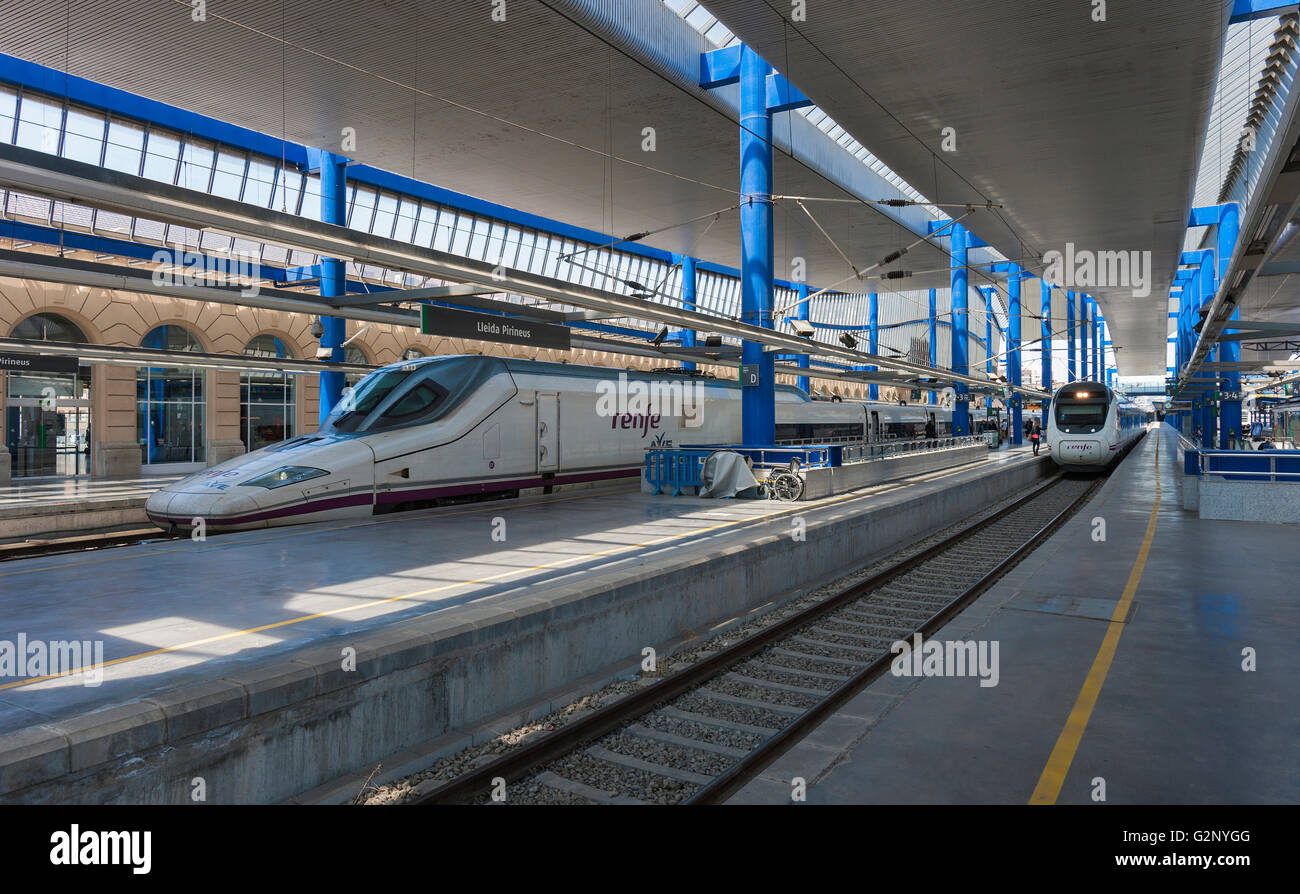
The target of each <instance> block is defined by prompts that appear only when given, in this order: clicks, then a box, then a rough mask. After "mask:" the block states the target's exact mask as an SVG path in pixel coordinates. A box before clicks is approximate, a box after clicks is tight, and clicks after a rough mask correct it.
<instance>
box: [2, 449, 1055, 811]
mask: <svg viewBox="0 0 1300 894" xmlns="http://www.w3.org/2000/svg"><path fill="white" fill-rule="evenodd" d="M1052 471H1053V467H1052V465H1051V463H1050V461H1049V460H1047V459H1046V458H1045V457H1044V458H1043V459H1042V460H1040V461H1035V462H1030V463H1025V464H1009V465H1006V466H999V467H996V468H988V467H984V468H977V469H972V470H970V471H968V472H962V473H959V474H958V475H956V476H954V477H953V479H951V480H950V482H949V483H950V484H951V485H952V486H950V487H948V488H946V489H943V490H940V491H931V492H930V493H928V494H921V493H916V492H910V493H909V492H904V493H901V494H890V495H887V496H882V497H881V498H880V499H879V500H878V501H873V502H872V503H870V504H869V505H868V506H866V507H862V508H861V509H860V510H858V511H854V510H853V509H850V508H849V507H845V506H835V507H830V508H828V509H827V510H825V511H824V512H821V513H818V512H817V511H816V510H815V509H809V511H808V513H807V515H806V516H805V518H806V519H807V521H808V528H807V540H806V542H801V543H795V542H793V541H792V540H791V539H790V537H789V536H788V535H789V532H788V520H786V519H780V520H777V521H774V522H771V523H770V524H768V525H766V526H763V527H761V528H758V529H756V530H751V531H750V533H749V534H747V535H746V536H745V539H744V541H743V542H737V540H735V539H732V540H731V541H730V542H729V543H730V545H721V546H717V547H714V548H712V550H711V551H710V552H709V553H707V554H703V555H701V554H698V553H697V554H694V555H683V554H681V553H679V554H678V555H679V556H680V557H679V558H677V559H676V560H673V559H671V558H670V559H668V560H666V561H662V562H660V563H659V564H657V565H656V566H655V567H653V568H648V567H647V566H637V567H636V568H635V569H634V570H633V571H632V572H626V571H625V572H622V573H618V572H612V571H607V572H603V573H595V574H590V575H582V576H579V577H576V578H575V580H576V582H575V583H574V584H572V585H570V586H564V587H560V586H555V587H550V588H546V589H539V591H538V592H539V595H537V596H532V597H525V598H522V599H520V600H516V601H513V602H498V603H492V602H488V603H486V604H484V605H481V606H473V607H466V608H465V609H464V610H461V611H456V612H452V613H440V614H437V615H434V616H430V617H427V618H424V619H421V620H415V621H411V622H406V623H402V624H395V625H392V626H390V627H387V628H382V629H380V630H378V631H375V632H372V633H369V634H366V635H364V636H361V637H357V638H349V639H348V643H349V644H351V645H353V646H355V647H356V648H357V667H356V669H355V670H354V671H351V672H349V671H344V670H342V668H341V661H340V652H339V650H338V648H336V647H324V648H317V649H314V650H310V651H304V652H300V653H298V654H297V655H296V656H295V657H294V658H293V659H291V660H280V661H278V662H275V663H271V664H265V665H253V666H250V667H249V668H247V669H246V670H243V671H242V672H240V673H236V674H230V675H227V676H226V677H224V678H222V679H220V680H213V681H211V682H205V683H200V684H194V685H189V686H185V687H183V688H181V689H177V690H175V691H172V692H170V693H168V694H166V695H165V696H162V697H158V698H150V699H146V700H143V701H140V702H135V703H131V704H127V705H123V706H120V707H115V708H109V709H105V710H101V711H96V712H93V713H89V714H85V715H82V716H79V717H75V718H72V719H69V720H61V721H58V722H52V723H48V724H44V725H41V726H36V727H31V728H28V729H26V730H22V731H19V732H17V733H13V734H10V735H7V736H4V737H0V803H14V802H23V803H64V802H95V803H103V802H107V803H137V802H147V803H185V802H188V801H189V799H190V792H191V787H192V784H193V782H192V780H193V779H194V778H195V777H202V778H203V780H204V781H205V785H206V790H207V799H208V801H209V802H213V803H247V802H275V801H281V800H284V799H286V798H289V797H292V796H293V795H295V794H298V793H300V792H303V791H307V790H309V789H312V788H315V787H317V786H319V785H321V784H323V783H327V782H329V781H331V780H333V779H335V778H337V777H339V776H341V775H343V774H345V773H349V772H355V771H357V770H360V769H362V768H366V767H373V766H374V765H375V763H377V762H378V761H380V760H383V759H384V758H385V757H387V756H389V755H392V754H394V753H395V752H398V751H401V750H402V749H404V748H408V747H410V746H412V745H415V744H417V743H420V742H424V741H427V740H430V739H433V738H436V737H437V736H440V735H442V734H444V733H447V732H448V731H451V730H455V729H459V728H462V727H465V726H468V725H471V724H474V723H475V722H476V721H481V720H482V719H484V718H487V717H490V716H492V715H494V714H498V713H500V712H503V711H506V710H509V709H511V708H514V707H516V706H520V705H527V704H529V703H530V702H531V701H532V700H534V699H535V698H536V697H537V696H538V694H539V693H542V692H545V691H547V690H550V689H554V688H557V687H561V686H564V685H565V684H566V683H570V682H572V681H576V680H578V679H580V678H582V677H585V676H588V675H591V674H594V673H598V672H602V671H608V672H613V670H612V669H614V668H616V667H617V666H618V665H620V664H621V665H622V666H623V667H634V666H635V665H636V664H637V663H638V662H639V660H640V651H641V649H642V648H643V647H645V646H647V645H653V646H657V647H661V646H662V644H664V643H668V642H671V641H673V640H675V639H678V638H680V637H682V636H683V635H687V634H692V633H698V634H702V633H703V632H704V631H707V630H708V629H710V627H711V626H712V625H714V624H717V623H719V622H722V621H726V620H729V619H731V618H734V617H736V616H738V615H740V614H743V613H744V612H746V611H748V610H750V609H752V608H754V607H756V606H760V605H763V604H764V603H765V602H768V601H770V600H772V599H774V598H781V597H785V596H787V595H788V594H789V593H790V591H791V590H792V589H794V588H796V587H807V586H810V585H812V584H814V583H817V582H822V581H825V580H827V579H829V578H832V577H835V576H838V575H840V574H842V573H845V572H847V571H849V570H852V569H854V568H857V567H860V566H861V564H862V563H864V562H867V561H871V560H873V559H874V558H876V557H879V556H881V555H883V554H886V553H888V552H890V551H892V550H894V549H896V548H898V547H899V546H901V545H903V544H906V543H909V542H911V541H913V540H915V539H917V538H918V537H920V536H923V535H926V534H929V533H931V532H932V531H934V530H936V529H938V528H940V527H943V526H946V525H948V524H951V523H953V522H955V521H958V520H961V519H965V518H969V517H970V516H971V515H972V514H974V513H976V512H977V511H979V510H980V509H981V508H983V507H985V506H987V505H989V504H990V503H991V502H994V501H996V500H998V499H1000V498H1002V497H1004V496H1005V495H1007V494H1008V493H1010V492H1012V491H1014V490H1018V489H1020V488H1023V487H1025V486H1027V485H1029V484H1032V483H1033V482H1034V481H1036V480H1037V479H1039V478H1041V477H1043V476H1046V475H1049V474H1051V473H1052Z"/></svg>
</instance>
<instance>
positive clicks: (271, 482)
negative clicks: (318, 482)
mask: <svg viewBox="0 0 1300 894" xmlns="http://www.w3.org/2000/svg"><path fill="white" fill-rule="evenodd" d="M328 474H329V472H327V471H325V470H324V469H314V468H312V467H311V466H281V467H280V468H278V469H276V470H275V471H272V472H267V473H266V474H265V475H258V476H257V477H256V478H250V479H249V480H247V481H245V482H244V486H245V487H264V488H266V489H267V490H275V489H276V488H277V487H285V486H287V485H290V484H297V483H299V482H300V481H310V480H311V479H313V478H319V477H321V476H322V475H328Z"/></svg>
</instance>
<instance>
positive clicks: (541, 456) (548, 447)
mask: <svg viewBox="0 0 1300 894" xmlns="http://www.w3.org/2000/svg"><path fill="white" fill-rule="evenodd" d="M559 468H560V396H559V395H558V394H538V395H537V471H538V472H554V471H557V470H558V469H559Z"/></svg>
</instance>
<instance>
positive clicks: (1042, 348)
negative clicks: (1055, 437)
mask: <svg viewBox="0 0 1300 894" xmlns="http://www.w3.org/2000/svg"><path fill="white" fill-rule="evenodd" d="M1039 283H1040V284H1041V285H1040V286H1039V290H1040V296H1039V297H1040V301H1041V311H1040V312H1041V313H1042V315H1043V319H1042V321H1041V325H1040V326H1039V337H1040V338H1041V339H1042V341H1040V342H1039V347H1038V360H1039V362H1040V363H1041V364H1042V366H1043V368H1042V370H1041V371H1040V372H1041V375H1042V377H1043V390H1044V391H1046V392H1048V393H1054V392H1053V391H1052V284H1051V283H1049V282H1048V281H1047V280H1045V279H1040V280H1039ZM1051 405H1052V402H1051V401H1050V400H1048V399H1047V398H1044V399H1043V412H1042V414H1041V418H1040V419H1039V420H1038V422H1039V425H1041V426H1042V427H1043V432H1044V436H1045V435H1046V432H1047V413H1048V411H1049V410H1050V409H1051Z"/></svg>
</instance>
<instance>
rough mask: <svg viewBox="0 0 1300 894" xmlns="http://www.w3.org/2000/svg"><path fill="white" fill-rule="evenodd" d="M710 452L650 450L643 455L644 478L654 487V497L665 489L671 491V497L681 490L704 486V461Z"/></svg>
mask: <svg viewBox="0 0 1300 894" xmlns="http://www.w3.org/2000/svg"><path fill="white" fill-rule="evenodd" d="M713 452H714V451H712V450H686V449H680V448H679V449H676V450H650V451H647V452H646V455H645V477H646V481H649V482H650V484H651V485H653V486H654V489H655V490H654V492H655V494H656V495H658V494H661V493H663V491H664V488H665V487H671V488H672V489H673V496H674V497H676V496H678V495H680V494H681V492H682V489H683V488H687V487H694V488H697V489H698V488H700V487H702V486H703V485H704V461H705V460H706V459H708V458H709V455H710V454H711V453H713Z"/></svg>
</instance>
